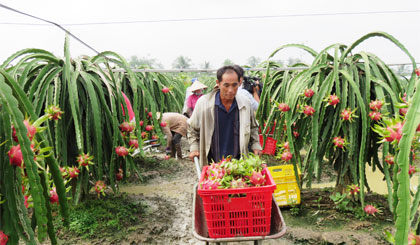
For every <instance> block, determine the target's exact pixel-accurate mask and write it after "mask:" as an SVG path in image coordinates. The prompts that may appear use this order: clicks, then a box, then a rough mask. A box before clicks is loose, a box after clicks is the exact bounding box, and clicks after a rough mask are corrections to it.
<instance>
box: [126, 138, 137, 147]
mask: <svg viewBox="0 0 420 245" xmlns="http://www.w3.org/2000/svg"><path fill="white" fill-rule="evenodd" d="M128 145H129V146H132V147H133V148H134V149H137V148H139V141H138V140H136V139H131V140H129V141H128Z"/></svg>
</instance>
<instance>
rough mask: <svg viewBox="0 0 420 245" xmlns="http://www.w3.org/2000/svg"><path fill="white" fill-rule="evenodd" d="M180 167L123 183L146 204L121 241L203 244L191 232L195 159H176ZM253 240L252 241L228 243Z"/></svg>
mask: <svg viewBox="0 0 420 245" xmlns="http://www.w3.org/2000/svg"><path fill="white" fill-rule="evenodd" d="M178 162H179V164H180V165H181V169H182V170H181V171H180V172H178V173H177V174H176V176H175V177H173V178H171V179H169V180H168V179H165V178H164V177H157V178H154V179H152V180H150V181H149V182H148V183H147V184H145V185H135V186H124V187H121V188H120V191H121V192H124V193H127V194H129V195H130V196H133V197H134V198H138V199H139V200H141V201H142V202H144V203H146V204H147V206H148V211H147V213H148V215H147V218H146V217H144V219H143V222H144V223H143V222H142V223H143V224H140V225H139V226H138V227H136V228H135V230H136V232H133V233H131V234H130V235H129V237H127V239H126V241H120V242H121V243H122V244H204V242H202V241H199V240H197V239H196V238H195V237H194V236H193V234H192V201H193V187H194V185H195V184H196V183H197V182H198V177H197V175H196V173H195V168H194V165H193V164H194V163H193V162H191V161H190V160H189V159H182V160H180V161H178ZM229 244H243V245H246V244H253V242H241V243H229ZM263 244H280V245H289V244H294V243H292V242H290V241H288V240H287V239H276V240H265V241H263Z"/></svg>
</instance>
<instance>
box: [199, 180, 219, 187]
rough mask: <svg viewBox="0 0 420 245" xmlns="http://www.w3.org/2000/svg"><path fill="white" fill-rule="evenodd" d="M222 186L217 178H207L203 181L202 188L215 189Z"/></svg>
mask: <svg viewBox="0 0 420 245" xmlns="http://www.w3.org/2000/svg"><path fill="white" fill-rule="evenodd" d="M219 186H220V183H219V182H218V181H216V180H211V179H208V180H205V181H203V182H202V183H201V189H202V190H215V189H217V188H218V187H219Z"/></svg>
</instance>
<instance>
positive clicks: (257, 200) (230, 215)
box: [197, 166, 276, 238]
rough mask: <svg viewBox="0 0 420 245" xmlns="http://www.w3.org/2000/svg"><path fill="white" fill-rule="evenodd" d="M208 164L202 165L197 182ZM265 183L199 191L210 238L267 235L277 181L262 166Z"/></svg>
mask: <svg viewBox="0 0 420 245" xmlns="http://www.w3.org/2000/svg"><path fill="white" fill-rule="evenodd" d="M207 168H208V166H205V167H204V168H203V171H202V173H201V178H200V182H201V181H202V180H203V179H204V178H205V174H206V172H207ZM264 171H265V176H266V183H267V185H265V186H261V187H248V188H240V189H216V190H200V189H198V191H197V192H198V194H199V195H200V197H201V199H202V200H203V208H204V214H205V217H206V223H207V228H208V232H209V237H210V238H221V237H238V236H266V235H268V234H269V233H270V225H271V202H272V200H271V199H272V194H273V192H274V190H275V189H276V184H275V182H274V180H273V177H272V176H271V174H270V171H268V169H265V170H264Z"/></svg>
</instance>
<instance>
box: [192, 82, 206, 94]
mask: <svg viewBox="0 0 420 245" xmlns="http://www.w3.org/2000/svg"><path fill="white" fill-rule="evenodd" d="M205 88H207V86H206V85H204V84H202V83H200V82H199V81H196V82H194V83H193V85H191V87H189V88H188V90H189V91H191V92H192V91H196V90H199V89H205Z"/></svg>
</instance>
